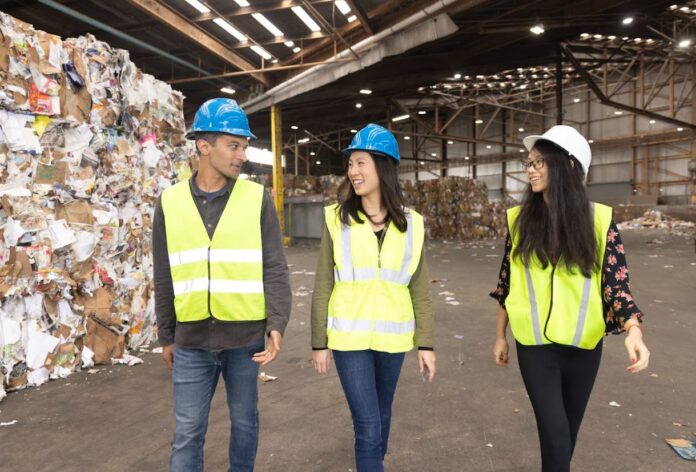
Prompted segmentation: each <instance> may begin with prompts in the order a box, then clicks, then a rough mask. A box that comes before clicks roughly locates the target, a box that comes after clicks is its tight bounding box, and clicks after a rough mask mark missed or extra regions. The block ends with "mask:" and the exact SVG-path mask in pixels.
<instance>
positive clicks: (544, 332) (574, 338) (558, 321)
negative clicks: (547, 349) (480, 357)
mask: <svg viewBox="0 0 696 472" xmlns="http://www.w3.org/2000/svg"><path fill="white" fill-rule="evenodd" d="M519 210H520V207H515V208H511V209H510V210H508V228H509V230H510V234H511V235H512V231H511V230H512V228H513V227H514V223H515V221H516V219H517V217H518V216H519ZM611 217H612V210H611V208H610V207H607V206H604V205H600V204H597V203H592V219H593V221H594V229H595V237H596V240H597V245H598V248H597V249H598V255H599V256H601V257H603V255H604V250H605V248H606V235H607V232H608V230H609V226H610V224H611ZM517 239H518V238H517V235H512V241H513V247H512V251H511V256H510V293H509V295H508V297H507V298H506V300H505V308H506V310H507V313H508V317H509V319H510V327H511V329H512V332H513V335H514V336H515V339H516V340H517V341H519V342H520V343H521V344H525V345H542V344H549V343H551V342H554V343H558V344H565V345H571V346H575V347H580V348H584V349H593V348H594V347H595V346H596V345H597V342H599V340H600V339H601V338H602V336H603V335H604V326H605V324H604V313H603V305H602V293H601V277H602V274H601V266H600V268H599V269H596V270H595V269H593V272H592V274H591V277H590V278H586V277H584V276H583V275H582V274H581V273H580V271H579V270H578V269H575V273H574V274H573V273H571V272H570V271H568V270H567V268H565V267H564V266H563V265H557V266H556V267H553V266H551V265H549V266H547V268H546V269H544V268H542V267H541V264H540V263H539V261H538V258H536V256H533V257H532V258H531V260H530V263H529V265H528V266H525V265H524V264H523V263H522V261H521V260H520V259H519V258H516V257H513V256H512V253H513V251H514V250H515V249H516V247H517ZM580 289H581V290H580Z"/></svg>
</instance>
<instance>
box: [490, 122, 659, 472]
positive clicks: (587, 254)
mask: <svg viewBox="0 0 696 472" xmlns="http://www.w3.org/2000/svg"><path fill="white" fill-rule="evenodd" d="M523 142H524V145H525V147H526V148H527V149H528V150H529V157H528V159H527V160H525V161H524V162H523V165H524V167H525V168H526V170H527V177H528V178H529V187H528V188H527V190H526V192H525V195H524V197H523V200H522V204H521V205H519V206H516V207H514V208H511V209H510V210H508V215H507V216H508V236H507V239H506V244H505V256H504V257H503V263H502V266H501V269H500V278H499V281H498V286H497V288H496V290H494V291H493V292H491V296H492V297H493V298H495V299H496V300H497V301H498V303H499V305H500V306H499V308H498V323H497V329H496V340H495V344H494V347H493V356H494V358H495V362H496V364H498V365H501V366H505V365H507V362H508V342H507V339H506V331H507V325H508V323H509V324H510V327H511V330H512V334H513V336H514V338H515V343H516V345H517V357H518V362H519V366H520V372H521V373H522V378H523V380H524V384H525V387H526V389H527V393H528V394H529V399H530V401H531V403H532V407H533V409H534V414H535V417H536V421H537V429H538V432H539V441H540V446H541V462H542V471H543V472H567V471H569V470H570V460H571V457H572V455H573V450H574V448H575V443H576V439H577V435H578V431H579V429H580V423H581V421H582V417H583V414H584V412H585V407H586V406H587V402H588V400H589V397H590V393H591V392H592V387H593V385H594V380H595V377H596V375H597V370H598V368H599V362H600V359H601V355H602V337H603V336H604V335H605V333H610V332H611V333H614V334H619V333H621V332H625V333H626V338H625V345H626V349H627V351H628V357H629V361H630V365H629V366H628V367H627V371H628V372H631V373H636V372H638V371H641V370H643V369H645V368H646V367H647V365H648V358H649V356H650V353H649V352H648V349H647V347H646V346H645V343H644V342H643V331H642V328H641V321H642V317H643V315H642V313H641V311H640V310H639V309H638V307H637V306H636V304H635V302H634V301H633V297H632V296H631V290H630V288H629V284H628V269H627V267H626V258H625V255H624V247H623V244H621V238H620V236H619V232H618V230H617V228H616V225H615V224H614V221H613V219H612V209H611V208H610V207H607V206H604V205H601V204H599V203H592V202H590V201H589V200H588V198H587V194H586V192H585V186H584V182H585V180H586V178H587V172H588V170H589V168H590V163H591V161H592V153H591V150H590V145H589V144H588V143H587V140H586V139H585V138H584V137H583V136H582V135H581V134H580V133H578V131H577V130H575V129H574V128H572V127H570V126H563V125H559V126H554V127H553V128H551V129H549V130H548V131H547V132H546V133H544V134H543V135H541V136H528V137H526V138H525V139H524V141H523Z"/></svg>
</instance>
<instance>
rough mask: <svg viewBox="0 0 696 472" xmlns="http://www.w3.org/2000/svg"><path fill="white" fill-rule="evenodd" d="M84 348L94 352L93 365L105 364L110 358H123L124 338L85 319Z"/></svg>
mask: <svg viewBox="0 0 696 472" xmlns="http://www.w3.org/2000/svg"><path fill="white" fill-rule="evenodd" d="M85 346H87V347H88V348H90V349H91V350H92V351H93V352H94V363H95V364H106V363H110V362H111V359H112V358H120V357H123V352H124V350H125V337H124V336H123V335H119V334H116V333H114V332H113V331H111V330H110V329H109V328H107V327H106V326H104V325H103V324H102V323H100V322H98V321H96V320H95V318H94V317H90V318H88V319H87V336H86V337H85Z"/></svg>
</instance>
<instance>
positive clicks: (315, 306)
mask: <svg viewBox="0 0 696 472" xmlns="http://www.w3.org/2000/svg"><path fill="white" fill-rule="evenodd" d="M333 269H334V260H333V244H332V241H331V235H330V234H329V230H328V228H327V227H326V224H324V230H323V234H322V238H321V246H320V248H319V260H318V262H317V269H316V275H315V277H314V293H313V294H312V312H311V313H312V315H311V317H312V323H311V328H312V349H323V348H326V344H327V336H326V323H327V320H328V317H329V300H330V298H331V292H333V285H334V272H333Z"/></svg>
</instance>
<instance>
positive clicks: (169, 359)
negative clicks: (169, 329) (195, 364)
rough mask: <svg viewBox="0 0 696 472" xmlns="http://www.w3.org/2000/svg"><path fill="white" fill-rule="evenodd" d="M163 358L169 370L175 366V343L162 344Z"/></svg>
mask: <svg viewBox="0 0 696 472" xmlns="http://www.w3.org/2000/svg"><path fill="white" fill-rule="evenodd" d="M162 360H163V361H164V363H165V364H166V365H167V368H168V369H169V370H172V368H173V367H174V344H170V345H169V346H162Z"/></svg>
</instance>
